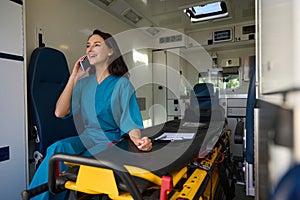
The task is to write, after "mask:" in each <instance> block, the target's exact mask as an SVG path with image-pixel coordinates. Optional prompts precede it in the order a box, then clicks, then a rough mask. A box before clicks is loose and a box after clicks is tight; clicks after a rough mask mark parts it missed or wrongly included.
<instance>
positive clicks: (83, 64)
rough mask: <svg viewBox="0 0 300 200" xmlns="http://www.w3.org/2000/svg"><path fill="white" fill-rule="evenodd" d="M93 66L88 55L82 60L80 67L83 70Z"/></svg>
mask: <svg viewBox="0 0 300 200" xmlns="http://www.w3.org/2000/svg"><path fill="white" fill-rule="evenodd" d="M90 66H91V64H90V62H89V59H88V57H87V56H86V57H84V59H83V60H82V61H80V67H81V70H82V71H85V70H87V68H89V67H90Z"/></svg>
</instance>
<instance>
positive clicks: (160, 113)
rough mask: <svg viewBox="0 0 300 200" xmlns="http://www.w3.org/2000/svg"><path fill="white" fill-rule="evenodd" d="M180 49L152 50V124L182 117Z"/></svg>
mask: <svg viewBox="0 0 300 200" xmlns="http://www.w3.org/2000/svg"><path fill="white" fill-rule="evenodd" d="M179 65H180V50H179V49H172V50H159V51H153V74H152V75H153V103H154V106H153V122H154V125H156V124H160V123H164V122H166V121H168V120H173V119H179V118H181V117H182V115H183V114H182V113H183V112H184V109H182V106H183V103H182V102H181V100H180V93H179V90H180V72H179Z"/></svg>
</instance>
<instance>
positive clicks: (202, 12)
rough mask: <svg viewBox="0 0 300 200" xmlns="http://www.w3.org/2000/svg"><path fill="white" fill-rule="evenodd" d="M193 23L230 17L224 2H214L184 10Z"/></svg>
mask: <svg viewBox="0 0 300 200" xmlns="http://www.w3.org/2000/svg"><path fill="white" fill-rule="evenodd" d="M184 12H185V13H186V14H187V15H188V16H189V18H190V19H191V22H199V21H205V20H211V19H216V18H221V17H226V16H228V9H227V5H226V3H225V2H224V1H219V2H213V3H208V4H203V5H198V6H193V7H190V8H186V9H184Z"/></svg>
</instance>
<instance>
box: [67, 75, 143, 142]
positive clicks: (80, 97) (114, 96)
mask: <svg viewBox="0 0 300 200" xmlns="http://www.w3.org/2000/svg"><path fill="white" fill-rule="evenodd" d="M72 114H73V115H74V116H80V117H79V118H78V117H76V118H75V119H76V120H75V123H76V124H82V126H83V129H82V130H83V132H82V133H81V134H83V135H88V136H91V137H93V138H94V139H95V140H99V141H102V142H103V140H107V139H108V140H109V141H113V140H119V139H120V137H121V136H122V135H123V134H125V133H128V131H130V130H132V129H136V128H139V129H142V128H143V121H142V117H141V113H140V109H139V106H138V103H137V100H136V96H135V90H134V87H133V85H132V84H131V82H130V81H129V80H128V79H127V78H125V77H121V76H115V75H109V76H108V77H106V78H105V79H104V80H103V81H102V82H101V83H100V84H98V81H97V78H96V75H95V74H93V75H90V76H88V77H85V78H82V79H81V80H79V81H78V83H77V84H76V86H75V88H74V91H73V96H72ZM78 114H79V115H78ZM79 120H81V121H80V122H79ZM95 142H97V141H95Z"/></svg>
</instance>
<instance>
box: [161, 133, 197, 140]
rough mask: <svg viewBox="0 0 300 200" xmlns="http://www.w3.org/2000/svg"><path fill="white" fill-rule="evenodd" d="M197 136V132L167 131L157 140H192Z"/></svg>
mask: <svg viewBox="0 0 300 200" xmlns="http://www.w3.org/2000/svg"><path fill="white" fill-rule="evenodd" d="M194 137H195V133H176V132H165V133H163V134H162V135H160V136H159V137H157V138H155V140H191V139H193V138H194Z"/></svg>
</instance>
